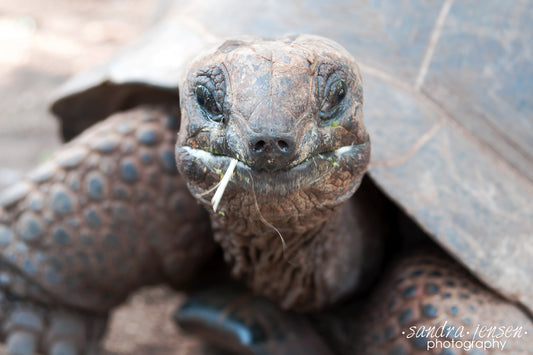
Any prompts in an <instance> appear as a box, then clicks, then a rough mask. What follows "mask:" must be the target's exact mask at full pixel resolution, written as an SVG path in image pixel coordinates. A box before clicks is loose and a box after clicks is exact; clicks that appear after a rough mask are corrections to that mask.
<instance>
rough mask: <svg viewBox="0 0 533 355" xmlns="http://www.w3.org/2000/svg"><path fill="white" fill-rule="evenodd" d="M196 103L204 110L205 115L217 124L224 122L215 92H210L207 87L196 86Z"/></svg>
mask: <svg viewBox="0 0 533 355" xmlns="http://www.w3.org/2000/svg"><path fill="white" fill-rule="evenodd" d="M195 93H196V101H197V102H198V105H200V107H201V108H202V109H203V110H204V112H205V114H206V115H207V116H208V117H209V118H210V119H211V120H213V121H215V122H221V121H222V108H221V106H220V104H219V103H218V102H217V100H216V99H215V95H214V93H213V91H211V90H209V89H208V88H207V87H206V86H205V85H203V84H198V85H196V92H195Z"/></svg>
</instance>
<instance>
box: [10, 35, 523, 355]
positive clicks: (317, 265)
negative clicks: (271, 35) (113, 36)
mask: <svg viewBox="0 0 533 355" xmlns="http://www.w3.org/2000/svg"><path fill="white" fill-rule="evenodd" d="M252 79H255V80H252ZM181 100H182V118H183V122H182V123H181V130H180V135H179V142H178V144H177V147H176V159H177V163H178V167H179V169H180V172H181V174H182V176H183V177H184V178H185V180H186V181H187V183H188V187H189V189H190V190H191V192H192V193H193V195H194V196H195V197H196V198H197V199H198V200H199V201H200V202H202V203H203V204H204V205H206V206H207V207H209V208H210V207H211V206H210V203H209V202H208V201H209V198H210V197H211V195H212V192H209V190H211V188H212V187H213V186H215V184H216V183H218V182H219V181H220V175H222V174H224V172H225V171H226V169H227V166H228V164H229V161H230V159H231V158H235V159H237V160H238V161H239V162H238V164H237V169H236V171H235V175H234V176H233V177H232V180H231V182H230V184H229V185H228V187H227V189H226V191H225V194H224V196H223V199H222V202H221V204H220V208H219V213H211V223H212V230H213V232H211V231H210V229H209V223H208V219H207V216H206V215H205V212H204V211H203V210H202V209H200V208H199V207H198V204H197V203H196V201H195V200H194V198H193V197H191V195H190V194H189V192H188V191H187V190H186V188H185V182H184V180H183V179H182V178H181V177H180V176H179V175H178V174H177V171H176V168H175V165H174V156H173V154H172V151H173V145H174V142H175V137H176V131H177V127H178V120H177V119H176V118H175V117H172V115H171V114H169V113H168V110H165V109H163V108H161V109H146V108H139V109H137V110H134V111H130V112H126V113H123V114H118V115H116V116H113V117H111V118H109V119H108V120H106V121H105V122H104V123H102V124H99V125H98V126H96V127H94V128H91V129H90V130H88V131H87V132H86V133H85V134H83V135H82V136H81V137H80V138H79V139H76V140H75V141H73V142H72V143H70V144H69V145H67V146H66V147H65V148H64V149H63V150H62V151H61V152H60V153H59V154H58V155H57V156H56V157H55V158H54V159H53V160H52V162H50V163H47V164H45V165H44V166H42V167H40V168H39V169H38V170H37V171H35V172H34V173H32V174H30V176H29V177H28V179H27V181H26V182H25V183H23V184H22V185H19V186H15V187H12V188H11V189H10V190H8V194H7V195H5V196H4V197H3V202H2V207H1V209H0V223H1V227H0V334H1V337H2V340H7V343H8V348H9V351H10V353H11V354H31V353H32V352H33V350H35V349H40V350H41V351H43V352H46V353H51V354H59V353H63V354H68V355H71V354H75V353H77V352H85V351H87V350H90V349H91V348H92V347H93V345H94V342H95V341H96V340H97V339H98V337H99V336H101V334H102V332H103V329H104V324H105V318H106V316H107V313H108V311H109V310H110V309H111V308H112V307H114V306H116V305H117V304H118V303H120V302H121V301H123V300H124V298H125V297H126V296H127V295H128V294H129V293H130V292H132V291H133V290H134V289H136V288H137V287H139V286H141V285H146V284H153V283H158V282H169V283H172V284H174V285H175V286H176V287H185V286H186V285H187V284H188V282H189V281H190V280H191V279H194V278H195V277H196V276H197V275H198V269H199V267H200V266H201V265H202V264H203V263H204V262H205V261H206V260H207V259H208V258H210V257H211V256H212V251H213V248H214V243H213V242H212V240H211V238H212V235H214V238H215V240H216V241H217V242H218V243H219V244H220V245H221V246H222V249H223V250H224V256H225V259H226V261H227V262H228V263H230V264H231V266H232V271H233V275H234V276H235V277H237V278H240V279H242V280H244V281H245V283H246V284H247V285H248V286H249V287H250V288H251V289H252V290H253V291H254V292H255V293H258V294H262V295H265V296H267V297H268V298H270V299H271V300H274V301H275V302H276V303H277V304H278V305H281V306H282V307H283V308H288V309H295V310H300V311H301V310H304V311H309V310H320V309H322V308H323V307H327V306H329V305H331V304H334V303H335V302H338V301H339V300H341V299H342V298H344V297H345V296H346V295H348V294H349V293H351V292H355V291H358V290H361V289H364V287H365V286H366V285H367V284H368V282H369V278H372V270H374V269H375V267H376V264H377V263H379V259H380V256H379V252H378V250H379V246H380V241H379V233H376V232H375V231H374V229H373V228H372V226H373V225H374V224H375V223H374V222H375V221H373V220H372V218H371V217H372V216H374V217H375V214H374V211H373V210H371V209H370V208H367V207H368V206H369V204H367V203H366V202H362V201H360V200H359V198H357V199H356V200H353V199H351V196H352V194H353V192H354V191H355V190H356V189H357V187H358V186H359V183H360V181H361V178H362V175H363V173H364V171H365V169H366V165H367V163H368V160H369V154H370V146H369V140H368V135H367V133H366V130H365V128H364V124H363V116H362V110H361V105H362V89H361V79H360V75H359V73H358V70H357V68H356V66H355V63H354V62H353V59H352V58H351V57H350V56H349V55H348V54H347V53H346V52H345V51H344V50H343V49H342V48H340V47H339V46H338V45H336V44H334V43H333V42H330V41H328V40H324V39H319V38H316V37H306V36H302V37H296V38H294V37H293V38H285V39H282V40H280V41H263V42H261V41H255V42H254V43H251V44H250V43H247V42H246V41H239V40H237V41H230V42H227V43H226V44H224V45H223V46H222V47H220V48H219V49H218V51H216V52H215V53H214V54H211V55H209V56H207V57H204V58H203V59H201V60H200V61H197V62H195V63H193V65H192V68H191V71H190V73H189V75H188V81H187V83H186V84H185V85H184V86H183V87H182V96H181ZM348 201H349V202H348ZM344 202H346V203H344ZM273 226H275V228H276V229H277V230H278V231H279V232H280V234H281V235H282V236H283V238H284V240H285V242H286V248H285V249H283V248H282V243H281V241H280V237H279V235H278V233H277V232H276V231H275V230H274V227H273ZM439 258H440V257H438V256H424V257H422V258H406V259H404V260H405V261H404V263H405V264H403V265H402V264H400V266H399V267H397V268H396V269H393V270H392V271H390V274H391V275H392V276H389V277H388V278H385V280H384V281H383V282H382V283H381V286H379V287H378V290H377V291H376V292H375V293H371V294H370V296H369V297H370V299H369V301H368V302H369V305H368V306H367V308H366V309H365V308H357V309H356V311H355V313H354V314H352V315H350V314H349V313H348V312H347V309H348V308H346V309H344V310H343V311H342V312H341V314H340V315H339V314H334V313H331V314H332V316H331V317H332V318H328V316H329V315H330V313H324V317H321V316H319V317H318V319H322V320H323V322H326V323H323V324H326V325H327V327H326V328H327V329H330V330H336V328H335V327H337V326H338V327H339V328H338V331H333V332H331V331H330V333H329V335H328V338H329V341H330V342H331V343H332V344H335V346H334V350H335V351H337V352H338V353H340V354H347V353H354V354H360V353H363V354H365V353H366V354H379V353H395V352H396V353H397V354H401V353H410V352H411V351H415V350H417V349H418V348H417V347H419V346H420V343H415V342H413V341H410V340H409V341H407V340H406V339H404V338H402V336H401V335H400V334H401V333H400V332H401V329H402V328H401V327H403V326H405V329H406V331H407V330H408V329H409V328H408V327H409V326H411V325H429V324H426V323H431V322H433V321H436V320H437V319H440V318H439V317H446V318H447V319H450V320H452V321H454V322H456V321H457V322H458V321H463V320H464V319H466V318H469V319H470V321H471V322H472V323H474V322H476V321H478V322H480V323H481V322H486V323H487V324H489V323H490V324H489V325H491V324H497V325H510V324H514V323H515V322H519V323H518V324H519V325H523V326H524V327H526V328H527V329H528V330H529V331H530V332H531V331H533V330H532V326H531V321H530V319H529V318H527V316H526V315H525V314H524V313H522V311H521V310H520V309H518V308H517V307H515V306H514V305H512V304H510V303H508V302H506V301H504V300H502V299H501V298H499V297H498V296H495V295H494V294H493V293H491V292H490V291H488V290H487V289H485V288H483V287H482V286H479V285H478V284H477V283H476V282H475V281H473V280H472V279H471V278H469V277H467V276H464V275H465V273H464V271H462V270H460V269H457V266H451V265H450V262H449V261H439V260H441V259H439ZM411 265H417V266H416V267H417V268H419V267H420V268H421V274H419V273H418V272H416V273H415V271H416V270H414V268H415V266H411ZM420 265H422V266H420ZM439 273H440V274H439ZM397 280H401V281H397ZM448 280H451V281H453V284H447V283H446V282H447V281H448ZM465 292H466V293H465ZM448 293H449V295H448ZM463 293H465V294H466V295H468V297H463ZM445 295H446V296H445ZM216 297H217V296H216V295H215V299H216ZM230 298H231V297H230ZM480 300H482V301H483V302H484V303H483V304H480V303H479V301H480ZM229 302H230V303H231V304H230V305H229V306H230V307H229V308H226V307H225V303H224V301H223V300H221V301H220V303H219V306H220V307H219V308H217V309H215V311H216V312H215V314H214V316H215V319H218V320H220V319H222V320H223V321H222V322H221V323H224V324H229V323H230V322H229V321H228V322H226V320H231V317H235V318H240V319H244V320H245V321H244V322H243V324H244V325H245V330H246V329H248V330H250V331H253V332H255V333H258V332H257V326H258V325H261V324H262V325H263V330H264V331H263V332H262V333H261V332H259V333H261V334H262V336H263V341H264V342H263V343H262V344H263V345H264V346H262V347H261V346H259V347H258V348H257V349H258V350H257V351H252V352H253V353H256V354H264V353H266V354H269V353H276V354H279V353H282V352H281V350H284V351H285V353H290V354H296V352H295V351H296V350H300V351H301V349H305V351H303V353H305V354H309V353H310V352H309V351H311V350H314V351H315V353H320V354H328V353H329V350H328V349H326V348H325V347H323V344H322V343H320V341H319V340H316V341H317V342H318V343H317V344H318V345H316V346H315V345H314V344H312V345H311V346H309V347H308V348H302V347H299V345H298V344H299V342H301V341H302V340H304V341H305V339H309V338H308V336H309V335H310V334H312V333H313V332H312V331H311V330H309V329H308V328H309V327H308V326H307V325H308V324H307V323H306V322H305V319H303V318H302V317H303V316H301V315H295V316H294V318H291V317H292V316H291V314H292V313H286V314H281V313H280V314H277V313H276V312H277V311H279V310H278V309H277V306H275V305H274V304H272V303H270V304H269V305H265V304H264V303H261V302H268V301H266V300H264V301H261V302H254V297H253V296H249V297H247V298H243V299H240V298H239V299H237V300H235V301H234V302H232V301H229ZM391 302H392V303H391ZM472 302H473V303H474V304H473V303H472ZM214 303H216V302H214ZM428 305H429V306H428ZM472 305H474V308H471V307H470V306H472ZM476 305H477V306H476ZM487 305H488V306H487ZM432 306H433V307H432ZM452 307H457V309H455V308H452ZM200 308H201V307H200ZM487 308H489V309H487ZM204 310H205V309H200V311H202V312H200V313H201V316H200V319H199V320H197V321H196V324H197V325H198V324H201V323H202V318H201V317H203V315H205V312H203V311H204ZM276 310H277V311H276ZM217 312H218V313H217ZM279 312H281V311H279ZM409 312H410V313H409ZM265 314H266V316H265ZM361 314H363V316H361ZM221 315H224V316H225V317H226V318H224V317H220V316H221ZM204 320H205V319H204ZM208 321H209V319H207V321H206V322H205V324H207V327H205V329H204V330H205V331H207V332H208V333H209V326H211V325H210V324H209V322H208ZM262 321H264V322H262ZM277 321H279V322H281V323H283V327H279V326H277V324H276V322H277ZM302 322H303V324H306V325H302V326H300V325H301V324H302ZM400 323H401V324H400ZM230 325H231V324H230ZM228 328H229V329H230V330H232V329H233V328H232V327H231V326H230V327H228ZM279 329H283V333H284V335H285V338H284V337H281V336H279V334H278V333H279V332H277V331H278V330H279ZM302 329H305V331H303V334H301V333H302ZM324 333H327V332H326V331H324ZM227 338H228V339H229V337H227ZM384 338H385V339H384ZM287 339H288V340H287ZM313 339H314V338H313ZM522 340H523V342H521V341H517V343H516V344H511V345H509V348H507V350H506V351H507V353H508V354H512V353H516V352H517V349H518V347H519V346H524V347H525V346H529V347H531V340H529V338H523V339H522ZM419 341H420V340H419ZM221 343H223V342H221ZM310 343H312V342H311V341H310ZM306 344H307V343H306ZM241 345H242V344H241ZM254 345H257V344H254V343H253V342H252V343H248V344H244V350H248V353H249V352H250V351H251V349H252V350H253V346H254ZM260 345H261V344H260ZM307 345H309V344H307ZM235 348H239V346H236V347H235ZM241 348H242V346H241ZM439 352H440V349H439V350H438V351H436V352H434V353H439Z"/></svg>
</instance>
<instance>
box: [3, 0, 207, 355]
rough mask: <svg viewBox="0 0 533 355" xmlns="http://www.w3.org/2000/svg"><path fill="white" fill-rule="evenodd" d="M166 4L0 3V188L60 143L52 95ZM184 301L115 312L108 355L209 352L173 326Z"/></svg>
mask: <svg viewBox="0 0 533 355" xmlns="http://www.w3.org/2000/svg"><path fill="white" fill-rule="evenodd" d="M168 3H169V1H166V0H160V1H152V0H128V1H123V0H92V1H71V0H46V1H39V0H16V1H13V0H0V189H2V188H3V187H5V186H7V185H9V184H11V183H13V182H14V181H17V180H18V179H19V178H20V177H22V176H23V175H24V173H25V172H27V171H29V170H30V169H31V168H32V167H34V166H35V165H36V164H37V163H39V162H42V161H44V160H46V159H47V158H48V157H49V156H50V155H51V154H52V153H53V152H54V151H55V150H56V149H57V147H59V145H60V144H61V141H60V139H59V135H58V132H57V130H58V125H57V122H56V119H55V118H54V117H53V116H52V115H51V114H50V113H49V112H48V105H49V103H50V97H51V95H52V93H53V91H54V90H55V89H56V88H57V87H58V86H59V85H60V84H62V83H63V82H64V81H65V80H66V79H67V78H68V77H70V76H71V75H73V74H75V73H78V72H80V71H82V70H84V69H87V68H90V67H93V66H95V65H98V64H100V63H102V62H104V61H105V60H106V59H108V58H109V57H110V56H111V55H112V54H113V53H114V52H115V51H116V50H117V49H118V48H120V47H121V46H122V45H124V43H127V42H129V41H131V40H132V39H134V38H136V37H137V36H138V35H139V34H140V33H142V32H144V31H145V30H146V29H147V28H148V27H150V26H151V25H152V24H153V23H155V22H157V20H158V19H159V17H160V16H161V14H163V13H164V12H165V9H166V7H167V6H168ZM180 301H181V298H180V297H179V295H176V294H174V293H172V292H171V291H170V290H168V289H166V288H151V289H147V290H142V291H140V292H139V293H138V294H136V295H134V296H133V297H132V298H131V299H130V300H129V302H128V304H126V305H125V306H123V307H122V308H121V309H119V310H117V311H116V312H115V313H114V316H113V321H112V325H111V329H110V332H109V336H108V337H107V339H106V341H105V344H104V347H105V353H104V354H108V355H111V354H138V355H141V354H142V355H145V354H155V355H157V354H160V355H163V354H165V355H166V354H197V353H206V352H207V351H208V350H204V349H203V348H202V346H201V345H200V344H198V343H196V342H194V341H193V340H191V339H187V338H185V337H183V336H182V335H180V334H179V332H178V331H177V330H176V329H175V327H174V325H173V324H172V323H171V321H170V317H171V314H172V312H173V311H174V309H175V308H176V307H177V306H178V305H179V303H180ZM2 349H3V348H2V346H1V345H0V354H2V353H3V350H2Z"/></svg>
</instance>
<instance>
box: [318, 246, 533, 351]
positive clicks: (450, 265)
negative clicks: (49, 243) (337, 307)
mask: <svg viewBox="0 0 533 355" xmlns="http://www.w3.org/2000/svg"><path fill="white" fill-rule="evenodd" d="M369 297H370V298H369V301H368V303H363V304H362V305H361V304H360V305H357V307H353V308H352V309H351V310H350V311H351V313H352V316H353V317H352V318H351V319H349V318H350V316H349V315H347V314H346V312H343V313H342V317H343V318H344V319H343V322H342V324H341V323H337V327H334V326H332V327H329V328H328V329H325V331H326V332H328V333H329V338H330V339H334V340H335V343H336V344H335V345H334V346H335V347H336V348H337V349H342V351H341V353H342V354H372V355H374V354H376V355H378V354H384V355H385V354H387V355H388V354H397V355H401V354H442V355H451V354H533V322H532V320H531V318H530V317H529V315H528V314H526V313H525V312H524V311H522V310H521V309H520V308H519V307H517V306H516V305H514V304H512V303H511V302H508V301H506V300H504V299H503V298H501V297H500V296H499V295H497V294H496V293H494V292H493V291H491V290H489V289H487V288H486V287H485V286H483V285H481V284H480V283H479V282H478V281H477V280H475V279H474V278H473V277H472V276H471V275H470V274H468V273H467V272H466V270H464V269H463V268H462V267H461V266H459V265H458V264H457V263H456V262H455V261H453V260H451V259H450V258H449V257H448V256H445V255H442V254H441V253H438V252H433V251H431V252H424V253H416V254H412V255H411V256H407V257H404V258H403V259H401V260H400V261H399V262H397V263H396V264H395V265H394V266H393V267H392V269H391V270H389V271H388V272H387V275H386V276H385V279H384V280H383V281H382V282H380V284H379V285H378V287H377V289H376V291H375V292H373V293H372V294H371V295H370V296H369ZM338 314H341V313H338ZM330 320H331V319H330ZM322 321H326V322H327V320H324V319H322ZM333 323H334V322H331V324H333ZM430 327H434V328H433V331H432V330H431V328H430ZM482 327H485V328H482ZM489 327H505V329H503V328H497V329H496V330H494V328H491V329H493V330H494V333H492V334H491V330H490V329H489ZM476 329H477V333H476ZM502 329H503V330H504V331H505V330H506V329H509V330H508V331H509V333H508V337H507V336H501V335H502V332H501V330H502ZM441 331H442V332H441ZM474 334H477V336H476V337H474ZM498 334H500V336H498ZM452 340H453V341H454V343H452V342H451V341H452ZM471 340H475V341H478V342H477V343H474V344H472V343H471V342H468V343H465V341H471ZM458 341H461V343H457V342H458ZM479 341H483V343H480V342H479ZM496 341H499V342H500V343H499V344H500V345H499V348H483V346H484V345H485V344H489V343H490V344H491V345H492V344H496ZM502 341H505V345H504V347H503V350H502V345H501V342H502ZM485 342H488V343H485ZM471 345H474V346H473V347H472V348H471V349H470V348H469V347H470V346H471ZM480 346H481V349H480V348H479V347H480ZM466 350H470V352H468V351H466Z"/></svg>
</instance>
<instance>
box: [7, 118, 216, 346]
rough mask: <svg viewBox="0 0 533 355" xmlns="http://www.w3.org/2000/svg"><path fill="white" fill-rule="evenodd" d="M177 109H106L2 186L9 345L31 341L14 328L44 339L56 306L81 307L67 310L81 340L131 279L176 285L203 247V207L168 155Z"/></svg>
mask: <svg viewBox="0 0 533 355" xmlns="http://www.w3.org/2000/svg"><path fill="white" fill-rule="evenodd" d="M174 110H176V109H174ZM178 120H179V118H177V117H175V116H174V115H172V114H171V113H170V111H169V110H163V109H138V110H136V111H131V112H128V113H125V114H117V115H115V116H114V117H111V118H109V119H107V120H106V121H105V122H103V123H100V124H98V125H97V126H95V127H94V128H92V129H90V130H88V131H87V132H86V133H84V134H82V135H81V136H80V137H79V138H77V139H76V140H74V141H73V142H71V143H69V144H68V145H66V146H65V147H64V148H63V149H62V150H61V151H60V152H59V153H58V154H57V155H56V156H55V157H54V158H53V159H52V160H51V161H50V162H48V163H46V164H45V165H43V166H41V167H40V168H38V169H37V170H36V171H34V172H32V173H30V175H29V177H28V178H27V179H26V180H25V181H24V182H23V183H21V184H20V185H18V186H14V187H12V188H11V189H9V190H8V191H7V194H6V195H4V198H3V202H2V207H0V222H1V224H0V253H1V254H0V334H1V336H2V339H8V340H7V342H8V346H9V347H10V348H11V351H14V352H15V350H13V349H17V348H20V349H23V348H25V349H23V350H21V353H31V351H30V350H29V349H27V348H28V341H27V337H26V339H23V338H24V337H22V336H20V334H22V333H23V332H26V333H25V334H32V335H33V336H34V338H35V341H36V347H37V348H40V349H42V350H43V351H51V349H52V347H53V346H54V337H56V338H59V337H61V334H59V335H57V336H55V335H54V334H53V332H54V331H53V329H54V326H53V324H52V323H53V322H54V321H55V320H56V318H57V319H59V318H58V317H56V315H55V314H56V313H57V312H56V311H58V310H59V311H61V310H64V311H66V310H67V309H69V310H77V311H81V312H82V313H87V314H89V313H90V314H91V317H78V318H74V319H73V320H72V322H75V323H76V324H77V327H78V328H79V330H78V331H77V332H74V333H75V334H74V335H73V337H72V338H73V339H74V340H75V341H74V343H75V347H77V348H80V349H81V348H83V347H84V346H85V345H86V343H85V338H87V339H88V340H95V339H96V338H97V337H98V336H99V335H101V333H102V330H103V327H102V326H103V322H102V321H100V322H99V323H100V324H99V329H96V328H95V326H94V325H93V323H94V322H93V321H92V318H98V317H97V316H99V317H100V318H101V319H102V320H103V319H105V317H106V316H107V312H108V311H109V310H110V309H111V308H112V307H114V306H116V305H118V304H119V303H120V302H122V301H123V300H124V299H125V298H126V297H127V296H128V295H129V294H130V293H131V292H132V291H133V290H135V289H136V288H138V287H140V286H142V285H147V284H154V283H159V282H163V281H166V282H170V283H172V284H174V285H176V286H178V287H180V286H181V287H183V286H184V285H185V284H186V283H187V282H188V280H189V279H190V278H191V277H192V276H194V275H195V273H196V270H197V268H198V266H199V265H201V264H202V263H203V262H204V261H205V260H206V258H208V257H210V256H211V254H212V251H213V249H214V248H213V247H214V243H213V242H212V239H211V234H210V230H209V224H208V220H207V219H206V215H205V212H204V211H203V210H202V209H201V208H200V207H199V206H198V204H197V203H196V202H195V201H194V199H193V198H192V197H191V196H190V194H189V193H188V191H187V189H186V187H185V183H184V182H183V180H182V179H181V177H180V176H179V175H178V173H177V169H176V167H175V165H174V154H173V149H174V144H175V139H176V131H177V128H178V125H179V121H178ZM24 312H26V313H24ZM63 313H64V312H63ZM17 314H19V316H17ZM20 314H26V315H25V316H24V315H22V316H21V315H20ZM61 314H62V313H59V314H58V316H61V317H62V315H61ZM25 318H27V319H31V321H25V320H24V319H25ZM61 322H67V321H61ZM56 328H57V327H56ZM59 328H60V327H59ZM59 328H58V329H59ZM67 328H68V327H67ZM91 333H94V334H91ZM50 337H51V338H50ZM67 338H68V337H67ZM91 338H92V339H91ZM19 340H20V341H19ZM71 345H72V344H71Z"/></svg>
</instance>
